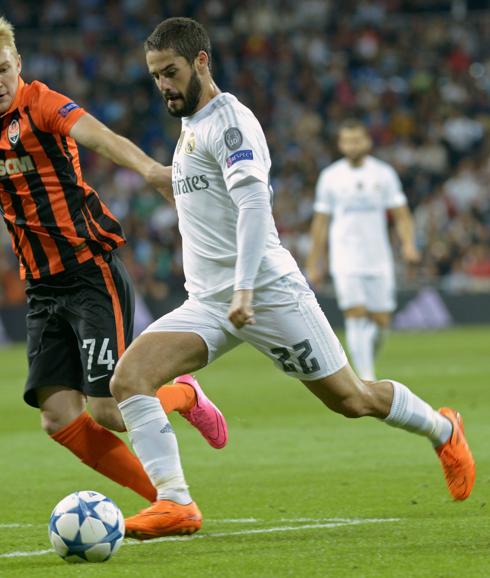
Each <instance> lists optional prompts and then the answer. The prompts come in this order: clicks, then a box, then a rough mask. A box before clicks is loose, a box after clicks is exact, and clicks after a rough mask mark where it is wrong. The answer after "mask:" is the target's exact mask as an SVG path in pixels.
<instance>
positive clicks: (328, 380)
mask: <svg viewBox="0 0 490 578" xmlns="http://www.w3.org/2000/svg"><path fill="white" fill-rule="evenodd" d="M302 381H303V383H304V384H305V385H306V386H307V387H308V389H310V391H312V393H314V394H315V395H316V396H317V397H318V398H319V399H320V400H321V401H322V402H323V403H324V404H325V405H326V406H327V407H329V408H330V409H332V410H333V411H335V412H337V413H340V414H342V415H344V416H346V417H351V418H357V417H363V416H372V417H376V418H378V419H381V420H384V422H385V423H387V424H388V425H391V426H393V427H397V428H401V429H404V430H406V431H409V432H414V433H417V434H420V435H423V436H425V437H427V438H428V439H429V440H430V441H431V442H432V444H433V446H434V448H435V449H436V452H437V454H438V456H439V458H440V460H441V465H442V467H443V470H444V474H445V476H446V481H447V484H448V488H449V491H450V493H451V495H452V496H453V498H454V499H455V500H464V499H466V498H467V497H468V496H469V495H470V493H471V489H472V487H473V484H474V480H475V464H474V460H473V457H472V455H471V451H470V449H469V447H468V444H467V442H466V439H465V437H464V428H463V422H462V419H461V416H460V415H459V414H458V413H457V412H455V411H454V410H451V409H449V408H442V409H441V410H439V411H436V410H434V409H433V408H432V407H431V406H430V405H429V404H427V403H426V402H425V401H423V400H422V399H421V398H419V397H418V396H416V395H415V394H414V393H413V392H411V391H410V390H409V389H408V387H406V386H405V385H403V384H402V383H399V382H397V381H394V380H381V381H374V382H365V381H362V380H360V379H359V378H358V377H357V376H356V375H355V373H354V372H353V371H352V369H351V368H350V366H349V365H347V366H345V367H344V368H342V369H340V370H339V371H337V372H336V373H335V374H333V375H329V376H327V377H324V378H321V379H318V380H302Z"/></svg>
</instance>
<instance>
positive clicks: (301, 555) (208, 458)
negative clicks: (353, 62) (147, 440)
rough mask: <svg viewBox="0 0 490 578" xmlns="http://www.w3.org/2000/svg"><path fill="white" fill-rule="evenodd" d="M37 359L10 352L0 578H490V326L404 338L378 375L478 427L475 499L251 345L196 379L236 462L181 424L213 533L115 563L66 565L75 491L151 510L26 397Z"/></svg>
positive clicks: (134, 549)
mask: <svg viewBox="0 0 490 578" xmlns="http://www.w3.org/2000/svg"><path fill="white" fill-rule="evenodd" d="M24 357H25V355H24V348H23V347H22V346H16V347H13V348H8V349H4V350H2V351H1V352H0V367H1V371H0V386H1V405H0V442H1V451H0V460H1V463H0V489H1V491H0V576H1V577H7V578H21V577H24V576H25V577H29V578H35V577H40V578H47V577H49V578H52V577H70V578H71V577H73V576H76V577H78V576H86V577H93V576H101V577H121V576H138V577H139V578H145V577H166V578H167V577H169V578H172V577H178V578H180V577H188V578H191V577H196V578H197V577H199V578H205V577H213V578H215V577H230V578H235V577H242V576H243V577H274V578H275V577H283V576H291V577H303V576H304V577H308V578H311V577H313V576H314V577H316V576H318V577H340V576H342V577H344V576H345V577H356V578H357V577H376V578H379V577H387V578H395V577H400V578H407V577H419V576H425V577H430V578H437V577H441V578H446V577H458V578H460V577H464V578H473V577H478V576H482V577H483V576H490V524H489V521H488V520H489V512H488V510H489V507H490V506H489V505H488V496H489V489H490V488H489V484H490V464H489V460H490V458H489V451H488V439H490V420H489V417H488V416H489V405H490V404H489V400H490V378H489V375H490V372H489V366H490V362H489V359H490V328H488V327H480V328H458V329H452V330H449V331H445V332H440V333H424V334H400V333H395V334H393V335H391V337H390V340H389V341H388V343H387V344H386V347H385V349H384V350H383V352H382V354H381V356H380V359H379V364H378V365H379V367H378V370H379V371H378V373H379V375H380V376H390V377H393V378H395V379H398V380H400V381H403V382H405V383H406V384H408V385H409V386H410V387H411V388H412V389H413V390H414V391H415V392H416V393H418V394H419V395H421V396H422V397H423V398H425V399H426V400H427V401H428V402H430V403H431V404H433V405H434V406H436V407H438V406H440V405H451V406H454V407H455V408H457V409H458V410H460V411H461V413H462V414H463V416H464V418H465V425H466V432H467V435H468V439H469V442H470V444H471V445H472V448H473V452H474V455H475V458H476V461H477V482H476V485H475V489H474V492H473V494H472V496H471V497H470V499H469V500H467V501H466V502H463V503H454V502H452V501H451V499H450V497H449V494H448V493H447V490H446V487H445V483H444V480H443V476H442V472H441V469H440V466H439V463H438V460H437V458H436V456H435V454H434V452H433V450H432V449H431V446H430V444H429V443H428V442H427V441H426V440H425V439H422V438H420V437H418V436H415V435H413V434H407V433H405V432H402V431H399V430H395V429H392V428H389V427H387V426H385V425H384V424H382V423H379V422H377V421H376V420H372V419H363V420H357V421H356V420H347V419H345V418H342V417H340V416H337V415H334V414H333V413H331V412H329V411H328V410H327V409H326V408H324V407H323V406H322V405H321V404H320V402H319V401H318V400H316V399H315V398H314V397H313V396H312V395H311V394H309V393H308V392H307V391H306V389H305V388H303V386H302V385H301V384H300V383H299V382H296V381H295V380H293V379H290V378H287V377H284V376H283V375H282V374H281V372H279V371H278V370H276V369H275V368H274V367H273V366H272V364H271V363H270V361H269V360H267V359H266V358H265V357H263V356H262V355H260V354H259V353H257V352H255V351H254V350H252V349H250V348H249V347H247V346H242V347H240V348H238V349H236V350H235V351H233V352H232V353H230V354H229V355H227V356H225V357H224V358H222V359H220V360H218V361H217V362H216V363H215V364H213V365H212V366H211V367H209V368H207V369H205V370H203V371H201V372H200V373H199V377H200V379H201V381H202V383H203V384H204V386H205V388H206V390H207V392H208V393H210V395H211V397H212V398H213V399H214V400H215V401H216V402H218V404H219V405H220V407H221V408H222V410H223V411H224V413H225V414H226V416H227V419H228V424H229V428H230V441H229V445H228V447H227V448H226V449H224V450H221V451H216V450H213V449H211V448H210V447H208V446H207V444H206V443H205V442H204V440H203V439H202V438H201V437H200V436H199V434H198V433H197V432H196V431H195V430H194V429H193V428H191V427H190V426H189V424H187V422H185V421H184V420H183V419H182V418H181V417H180V416H178V415H172V416H171V420H172V423H173V425H174V426H175V429H176V431H177V435H178V440H179V445H180V449H181V454H182V460H183V464H184V469H185V472H186V476H187V481H188V483H189V484H190V486H191V490H192V493H193V496H194V499H195V500H196V501H197V502H198V504H199V505H200V507H201V509H202V511H203V514H204V517H205V523H204V525H203V528H202V530H201V532H200V533H199V534H196V535H195V536H194V537H190V538H183V539H181V538H179V539H173V540H172V539H170V540H162V541H157V542H146V543H137V542H129V541H126V542H125V544H124V545H123V546H122V548H121V549H120V551H119V552H118V554H117V555H116V556H115V557H114V558H113V559H112V560H110V561H109V562H107V563H104V564H92V565H89V564H85V565H76V566H74V565H68V564H67V563H65V562H63V561H62V560H61V559H60V558H58V557H57V556H56V555H55V554H54V553H53V552H50V551H49V550H50V544H49V541H48V537H47V523H48V519H49V514H50V512H51V509H52V508H53V506H54V505H55V504H56V503H57V502H58V500H60V499H61V498H62V497H63V496H65V495H66V494H68V493H70V492H72V491H75V490H81V489H93V490H97V491H100V492H103V493H105V494H106V495H108V496H109V497H111V498H112V499H114V500H115V502H116V503H117V504H118V505H119V507H120V508H121V509H122V510H123V512H124V513H125V514H132V513H134V512H135V511H137V510H139V509H140V508H141V507H144V506H145V503H144V501H143V500H142V499H141V498H139V497H138V496H136V495H134V494H132V493H131V492H130V491H129V490H127V489H124V488H120V487H119V486H117V485H115V484H113V483H112V482H110V481H108V480H106V479H105V478H103V477H102V476H100V475H99V474H97V473H95V472H93V471H92V470H90V469H88V468H87V467H86V466H83V465H82V464H81V463H80V462H79V461H78V460H77V459H76V458H75V457H73V456H72V455H71V454H69V453H68V452H67V451H66V450H65V449H63V448H61V447H60V446H58V445H57V444H56V443H54V442H52V441H51V440H50V439H49V438H48V437H47V436H46V435H45V434H44V433H43V432H42V431H41V429H40V427H39V415H38V412H37V411H36V410H33V409H31V408H29V407H27V406H26V405H25V404H24V403H23V401H22V398H21V393H22V388H23V383H24V376H25V361H24Z"/></svg>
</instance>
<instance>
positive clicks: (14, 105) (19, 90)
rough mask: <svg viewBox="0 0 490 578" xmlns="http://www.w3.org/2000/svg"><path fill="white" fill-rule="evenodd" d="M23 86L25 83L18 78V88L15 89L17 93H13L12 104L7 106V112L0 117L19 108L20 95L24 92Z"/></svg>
mask: <svg viewBox="0 0 490 578" xmlns="http://www.w3.org/2000/svg"><path fill="white" fill-rule="evenodd" d="M24 86H25V82H24V81H23V80H22V78H21V77H20V76H19V86H18V87H17V92H16V93H15V96H14V100H13V101H12V104H11V105H10V106H9V108H8V110H6V111H5V112H4V113H3V114H1V115H0V117H1V116H5V115H6V114H9V113H11V112H13V111H14V110H15V109H16V108H19V104H20V102H21V100H22V94H23V92H24Z"/></svg>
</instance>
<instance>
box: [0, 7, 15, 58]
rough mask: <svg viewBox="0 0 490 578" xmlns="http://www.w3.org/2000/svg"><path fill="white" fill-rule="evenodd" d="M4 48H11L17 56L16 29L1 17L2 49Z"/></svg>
mask: <svg viewBox="0 0 490 578" xmlns="http://www.w3.org/2000/svg"><path fill="white" fill-rule="evenodd" d="M4 47H8V48H10V49H11V50H12V52H13V53H14V54H17V47H16V46H15V33H14V27H13V26H12V24H10V22H9V21H8V20H7V19H6V18H4V17H3V16H0V48H4Z"/></svg>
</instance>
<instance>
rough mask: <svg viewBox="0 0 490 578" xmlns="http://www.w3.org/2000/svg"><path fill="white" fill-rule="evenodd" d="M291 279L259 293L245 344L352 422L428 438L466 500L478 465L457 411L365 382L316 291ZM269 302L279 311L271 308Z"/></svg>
mask: <svg viewBox="0 0 490 578" xmlns="http://www.w3.org/2000/svg"><path fill="white" fill-rule="evenodd" d="M288 277H289V278H288V279H286V280H280V283H279V282H277V283H275V284H273V286H272V287H271V288H270V289H268V292H269V294H267V293H268V292H267V291H260V290H259V291H257V292H256V300H257V305H256V308H255V313H256V315H255V316H256V320H257V323H256V325H255V326H250V327H247V328H246V329H242V330H240V333H242V334H243V335H244V339H245V340H246V341H249V342H250V343H252V344H253V345H254V346H255V347H257V348H258V349H260V350H261V351H263V352H264V353H265V354H266V355H268V356H269V357H271V358H272V359H273V360H274V361H275V363H276V364H277V365H278V366H279V367H280V368H281V369H282V370H283V371H284V372H286V373H287V374H289V375H291V376H292V377H297V378H299V379H300V380H301V381H302V382H303V383H304V384H305V385H306V386H307V387H308V388H309V389H310V390H311V391H312V392H313V393H314V394H315V395H316V396H317V397H318V398H319V399H321V401H322V402H323V403H324V404H325V405H327V406H328V407H329V408H330V409H332V410H333V411H336V412H338V413H341V414H342V415H345V416H347V417H362V416H373V417H377V418H379V419H382V420H385V421H386V423H387V424H389V425H392V426H394V427H400V428H403V429H405V430H407V431H412V432H417V433H419V434H421V435H425V436H426V437H428V438H429V439H430V440H431V441H432V442H433V444H434V445H435V446H436V448H437V452H438V454H439V456H440V458H441V462H442V464H443V467H444V470H445V473H446V477H447V479H448V485H449V487H450V491H451V493H452V494H453V496H455V498H456V499H464V498H466V497H467V496H468V495H469V492H470V491H471V487H472V484H473V480H474V463H473V459H472V457H471V453H470V451H469V449H468V446H467V444H466V441H465V439H464V435H463V431H462V427H461V426H460V424H459V421H458V418H457V416H456V415H455V414H454V412H453V413H451V411H449V410H444V411H442V410H441V412H437V411H435V410H434V409H432V408H431V407H430V406H429V405H428V404H427V403H425V402H424V401H423V400H422V399H420V398H418V397H417V396H416V395H414V394H413V393H412V392H411V391H410V390H409V389H408V388H407V387H406V386H404V385H402V384H401V383H398V382H396V381H392V380H382V381H374V382H369V381H363V380H361V379H359V378H358V377H357V375H356V374H355V373H354V371H353V370H352V369H351V367H350V366H349V365H348V363H347V359H346V357H345V354H344V352H343V350H342V348H341V346H340V343H339V341H338V339H337V337H336V336H335V334H334V332H333V331H332V328H331V327H330V324H329V323H328V320H327V319H326V317H325V315H324V314H323V312H322V311H321V309H320V307H319V305H318V303H317V301H316V299H315V297H314V295H313V293H312V292H311V290H310V289H309V288H308V287H307V286H306V285H305V283H303V282H302V281H301V279H300V278H298V277H297V276H288ZM287 284H289V287H290V290H289V296H288V295H287V294H286V289H285V285H287ZM262 293H264V295H262ZM267 302H269V303H272V304H274V306H273V307H271V306H269V307H267ZM262 304H263V306H262ZM271 343H274V344H275V345H274V346H273V347H271ZM277 344H281V346H278V345H277Z"/></svg>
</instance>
